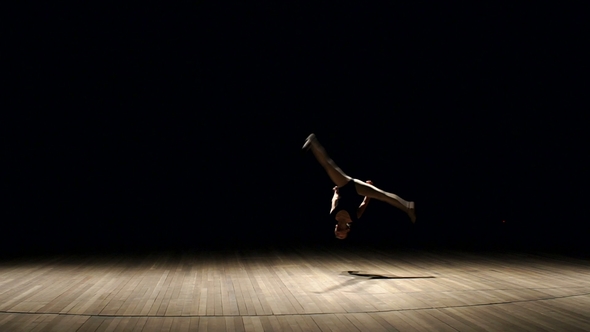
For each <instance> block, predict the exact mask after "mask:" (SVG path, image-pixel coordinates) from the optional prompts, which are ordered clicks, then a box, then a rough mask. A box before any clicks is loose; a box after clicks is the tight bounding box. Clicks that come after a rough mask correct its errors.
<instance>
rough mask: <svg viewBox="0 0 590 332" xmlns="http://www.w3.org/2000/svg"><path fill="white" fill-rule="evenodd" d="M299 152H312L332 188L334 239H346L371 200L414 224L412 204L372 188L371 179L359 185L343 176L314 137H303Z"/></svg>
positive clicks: (414, 213) (357, 181) (414, 217)
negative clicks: (358, 197) (379, 202)
mask: <svg viewBox="0 0 590 332" xmlns="http://www.w3.org/2000/svg"><path fill="white" fill-rule="evenodd" d="M303 149H310V150H311V152H313V155H314V156H315V158H316V159H317V160H318V162H319V163H320V165H322V166H323V167H324V169H325V170H326V172H327V173H328V176H330V179H332V181H333V182H334V184H335V185H336V186H335V187H334V188H333V191H334V196H333V197H332V209H331V210H330V216H331V217H334V219H336V221H337V222H338V223H337V224H336V227H335V228H334V234H336V238H338V239H340V240H344V239H346V237H347V236H348V232H350V224H351V223H352V222H353V221H355V220H357V219H359V218H360V217H361V216H362V214H363V212H364V211H365V209H366V207H367V204H368V203H369V200H370V199H371V198H375V199H378V200H380V201H384V202H386V203H389V204H391V205H393V206H395V207H396V208H398V209H400V210H402V211H404V212H406V213H407V214H408V216H409V217H410V220H412V223H413V222H415V221H416V209H415V206H414V202H408V201H406V200H403V199H402V198H401V197H399V196H397V195H395V194H392V193H388V192H386V191H383V190H381V189H379V188H377V187H375V186H373V182H372V181H371V180H368V181H366V182H363V181H361V180H357V179H354V178H352V177H350V176H348V175H346V174H345V173H344V172H343V171H342V170H341V169H340V168H339V167H338V166H337V165H336V163H334V161H333V160H332V159H331V158H330V157H329V156H328V154H327V153H326V150H325V149H324V147H323V146H322V145H321V144H320V142H319V141H318V139H317V138H316V136H315V134H311V135H309V136H308V137H307V139H306V141H305V144H304V145H303ZM357 195H360V196H364V197H365V198H364V199H363V201H362V203H361V204H360V205H358V199H357V198H356V196H357Z"/></svg>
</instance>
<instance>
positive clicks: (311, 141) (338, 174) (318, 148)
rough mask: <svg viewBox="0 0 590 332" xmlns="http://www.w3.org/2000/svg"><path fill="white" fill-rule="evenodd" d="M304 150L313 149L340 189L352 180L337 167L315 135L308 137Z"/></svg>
mask: <svg viewBox="0 0 590 332" xmlns="http://www.w3.org/2000/svg"><path fill="white" fill-rule="evenodd" d="M303 148H304V149H307V148H309V149H311V152H312V153H313V155H314V156H315V158H316V159H317V160H318V162H319V163H320V165H322V167H324V169H325V170H326V172H327V173H328V176H330V179H332V182H334V184H336V185H337V186H338V187H342V186H344V185H345V184H347V183H348V181H350V180H351V179H352V178H351V177H350V176H348V175H346V174H345V173H344V172H343V171H342V170H341V169H340V167H338V166H337V165H336V163H335V162H334V161H333V160H332V159H331V158H330V157H329V156H328V154H327V153H326V150H325V149H324V147H323V146H322V145H321V144H320V142H318V139H317V138H316V137H315V134H311V135H309V136H308V137H307V140H306V141H305V144H304V145H303Z"/></svg>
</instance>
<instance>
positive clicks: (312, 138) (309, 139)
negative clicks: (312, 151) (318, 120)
mask: <svg viewBox="0 0 590 332" xmlns="http://www.w3.org/2000/svg"><path fill="white" fill-rule="evenodd" d="M315 140H316V138H315V134H311V135H309V136H307V138H306V139H305V144H303V147H302V148H301V149H303V150H307V149H309V147H310V146H311V143H312V142H313V141H315Z"/></svg>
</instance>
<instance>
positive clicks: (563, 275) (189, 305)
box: [0, 247, 590, 331]
mask: <svg viewBox="0 0 590 332" xmlns="http://www.w3.org/2000/svg"><path fill="white" fill-rule="evenodd" d="M589 263H590V261H589V260H586V259H579V258H572V257H565V256H559V255H550V254H531V253H523V252H520V253H517V252H512V253H485V252H463V251H414V250H401V249H398V250H394V249H377V248H367V247H365V248H363V249H359V248H352V247H349V248H345V247H343V248H339V249H334V248H328V247H324V248H313V249H311V248H290V249H288V250H286V249H280V250H279V249H273V248H265V249H259V250H247V251H237V250H236V251H234V250H231V251H229V250H228V251H195V252H190V253H162V252H161V253H155V254H149V255H147V254H146V255H139V254H138V255H123V256H119V255H87V256H67V255H64V256H52V257H44V258H40V257H37V258H27V259H23V258H20V259H12V260H4V261H0V331H197V330H198V331H396V330H399V331H416V330H418V331H432V330H437V331H473V330H488V331H489V330H514V331H517V330H518V331H521V330H525V331H543V330H561V331H590V264H589Z"/></svg>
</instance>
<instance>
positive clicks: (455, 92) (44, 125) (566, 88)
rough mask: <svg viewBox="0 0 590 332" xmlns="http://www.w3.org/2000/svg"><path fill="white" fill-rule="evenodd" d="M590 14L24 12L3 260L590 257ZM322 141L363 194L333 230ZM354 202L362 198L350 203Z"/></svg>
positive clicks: (259, 7)
mask: <svg viewBox="0 0 590 332" xmlns="http://www.w3.org/2000/svg"><path fill="white" fill-rule="evenodd" d="M581 13H582V11H581V10H579V9H577V8H565V7H561V6H559V5H557V4H551V5H550V4H545V3H543V2H542V3H535V4H534V5H527V6H518V5H515V4H508V3H497V2H496V3H478V4H468V5H466V4H461V5H459V4H454V3H440V2H421V3H412V4H407V3H402V2H399V3H397V2H388V3H387V4H385V3H372V4H352V3H347V2H346V3H340V4H337V5H335V4H332V5H329V4H323V3H319V2H315V3H314V4H302V3H298V2H283V1H280V2H278V3H274V4H269V3H263V2H248V3H242V4H235V3H234V4H232V3H222V4H220V3H217V4H215V5H213V4H210V3H205V2H194V1H193V2H189V1H184V2H176V3H175V4H165V5H164V4H156V3H147V4H142V5H132V4H119V5H117V6H108V5H104V4H102V5H99V4H96V5H89V4H83V5H77V6H73V5H70V6H63V7H58V6H56V5H54V4H42V5H38V6H37V7H32V8H28V9H27V10H26V11H25V12H23V13H22V17H21V16H18V17H16V20H15V24H14V25H13V26H12V28H11V31H10V37H11V39H10V41H11V42H14V47H11V49H10V52H9V53H8V54H9V58H8V60H7V64H8V65H9V67H10V68H9V71H8V73H9V75H8V76H6V77H8V81H9V83H10V88H9V89H8V90H6V91H5V92H6V93H7V96H8V97H9V98H8V100H10V101H11V102H13V104H12V105H11V106H10V107H9V108H7V109H8V110H10V112H6V114H5V121H3V122H4V124H5V125H7V128H6V130H5V135H4V137H5V138H4V145H5V147H6V150H5V151H6V153H5V159H4V161H5V164H7V165H8V166H9V167H8V168H7V169H8V171H5V172H4V174H3V183H4V188H5V193H6V197H7V199H5V201H4V204H3V205H4V208H3V211H4V217H3V220H2V233H3V235H2V238H3V240H2V243H1V244H0V246H1V249H2V250H3V252H15V253H20V252H29V253H39V252H66V251H68V252H69V251H80V252H83V251H111V250H113V251H128V250H169V249H183V250H184V249H201V248H211V247H216V248H219V247H221V248H223V247H234V246H237V247H240V246H251V245H258V244H264V245H266V244H277V245H278V244H289V243H303V244H310V245H311V244H314V243H331V242H333V243H337V245H346V244H347V243H368V244H373V243H375V244H390V245H394V246H402V247H405V246H410V247H414V246H419V247H424V246H426V247H435V248H436V247H460V248H500V249H502V248H515V247H521V248H529V247H535V248H544V249H555V250H561V249H564V250H572V251H584V250H586V251H587V250H588V249H589V248H588V245H587V239H586V238H587V234H588V231H587V229H586V227H587V226H586V225H587V223H588V222H587V218H586V217H585V213H584V212H585V211H584V207H585V206H586V183H587V180H585V172H586V170H587V169H588V167H587V166H588V163H587V161H586V159H587V148H586V146H587V144H586V143H585V140H584V138H583V134H584V133H585V127H586V122H585V121H584V113H585V112H587V109H584V106H583V105H584V104H583V100H582V99H581V98H579V95H580V94H581V92H582V89H583V88H584V85H585V84H586V76H585V75H583V72H584V70H585V69H587V64H586V62H585V60H584V58H585V57H584V56H583V55H582V51H583V49H584V43H583V42H582V41H584V40H585V39H584V38H582V31H583V29H582V20H583V17H582V14H581ZM311 132H315V133H316V134H317V136H318V138H319V140H320V142H322V144H323V145H324V146H325V147H326V149H327V151H328V153H329V154H330V155H331V157H332V158H333V159H334V160H335V161H336V162H337V163H338V164H339V166H340V167H341V168H342V169H343V170H344V171H345V172H346V173H348V174H349V175H351V176H353V177H355V178H360V179H362V180H367V179H371V180H373V181H374V183H375V185H377V186H378V187H380V188H383V189H385V190H387V191H391V192H393V193H396V194H398V195H400V196H401V197H403V198H405V199H407V200H413V201H416V206H417V211H418V220H417V223H416V224H415V225H412V224H411V223H410V221H409V220H408V218H407V217H406V216H405V215H404V214H403V213H402V212H401V211H398V210H397V209H395V208H393V207H391V206H388V205H387V204H385V203H382V202H378V201H373V202H371V205H370V206H369V209H368V210H367V212H366V215H365V216H364V217H363V219H361V220H360V221H359V222H358V224H356V225H354V226H353V232H351V234H350V237H349V239H347V240H346V241H339V240H336V239H334V236H333V233H332V231H333V224H334V222H333V221H331V220H330V219H329V216H328V211H329V206H330V198H331V194H332V192H331V188H332V186H333V184H332V183H331V181H330V180H329V178H328V177H327V175H326V174H325V172H324V171H323V169H322V168H321V167H320V165H319V164H318V163H317V162H316V161H315V159H314V158H313V156H312V154H311V153H309V152H303V151H301V146H302V144H303V143H304V139H305V137H307V135H308V134H309V133H311ZM359 201H360V197H359Z"/></svg>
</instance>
